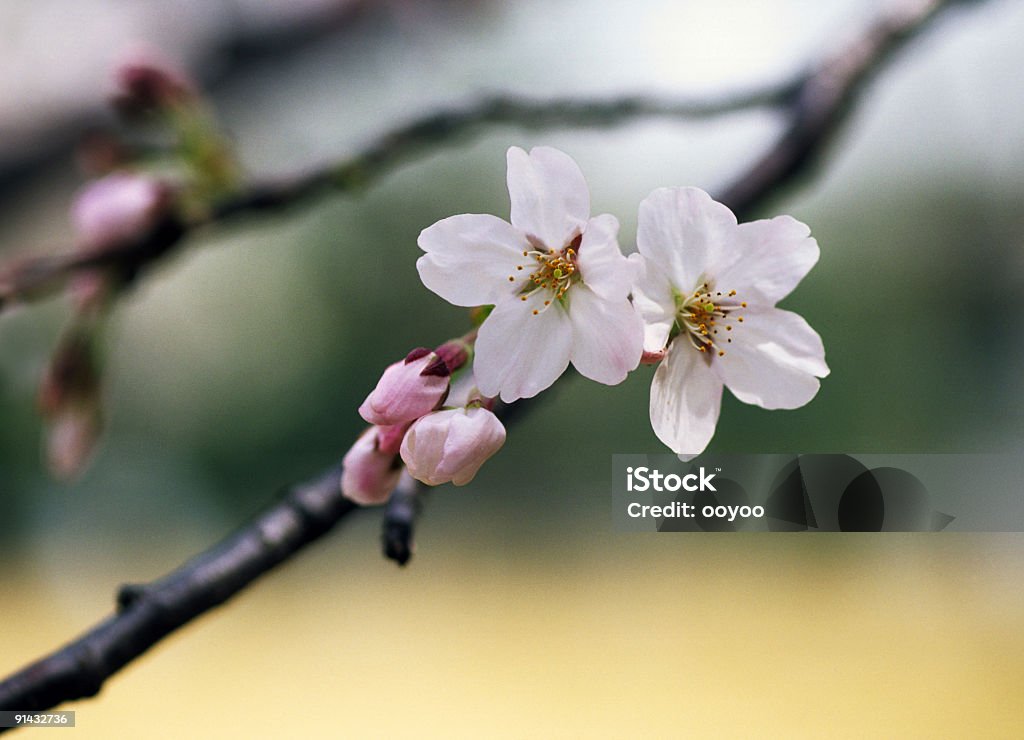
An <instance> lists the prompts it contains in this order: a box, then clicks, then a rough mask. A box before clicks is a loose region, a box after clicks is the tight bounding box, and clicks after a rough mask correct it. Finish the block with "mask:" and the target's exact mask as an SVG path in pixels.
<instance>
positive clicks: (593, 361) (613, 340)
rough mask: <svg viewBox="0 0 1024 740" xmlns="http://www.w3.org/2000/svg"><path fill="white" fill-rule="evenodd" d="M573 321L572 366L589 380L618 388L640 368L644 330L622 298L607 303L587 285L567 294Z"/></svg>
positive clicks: (628, 303)
mask: <svg viewBox="0 0 1024 740" xmlns="http://www.w3.org/2000/svg"><path fill="white" fill-rule="evenodd" d="M568 295H569V318H570V319H571V320H572V358H571V359H572V364H573V365H574V366H575V367H576V369H577V370H579V371H580V374H581V375H584V376H586V377H588V378H590V379H591V380H596V381H597V382H598V383H604V384H605V385H617V384H619V383H621V382H622V381H623V380H625V379H626V375H628V374H629V372H630V371H631V370H636V367H637V365H639V364H640V355H641V353H642V352H643V338H644V327H643V322H642V321H641V320H640V314H638V313H637V311H636V309H635V308H633V305H632V304H631V303H630V302H629V301H628V300H627V299H626V298H625V296H623V297H622V298H619V299H618V300H608V299H606V298H603V297H601V296H599V295H598V294H597V293H595V292H594V291H592V290H590V289H589V288H588V287H587V286H586V285H576V286H573V288H572V289H571V290H570V291H569V294H568Z"/></svg>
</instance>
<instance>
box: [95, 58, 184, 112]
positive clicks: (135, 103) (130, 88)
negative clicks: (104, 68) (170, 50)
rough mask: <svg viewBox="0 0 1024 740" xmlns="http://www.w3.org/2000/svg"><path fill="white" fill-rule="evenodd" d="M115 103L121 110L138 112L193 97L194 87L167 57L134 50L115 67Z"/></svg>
mask: <svg viewBox="0 0 1024 740" xmlns="http://www.w3.org/2000/svg"><path fill="white" fill-rule="evenodd" d="M114 84H115V86H116V92H115V93H114V95H113V102H114V105H116V106H117V108H118V109H119V110H121V111H122V112H124V113H128V114H132V113H140V112H144V111H148V110H153V109H157V108H163V107H166V106H170V105H174V104H176V103H180V102H183V101H187V100H189V99H191V98H194V97H195V86H194V85H193V84H192V83H191V82H190V81H189V80H188V79H187V77H186V76H185V75H184V74H183V73H182V72H180V71H179V70H177V69H175V68H174V67H173V65H171V64H170V63H168V62H167V61H166V60H163V59H159V58H158V57H157V55H155V54H154V53H153V52H151V51H141V52H136V53H133V54H132V55H131V58H130V59H127V60H126V61H124V62H123V63H121V64H120V65H118V66H117V68H116V69H115V70H114Z"/></svg>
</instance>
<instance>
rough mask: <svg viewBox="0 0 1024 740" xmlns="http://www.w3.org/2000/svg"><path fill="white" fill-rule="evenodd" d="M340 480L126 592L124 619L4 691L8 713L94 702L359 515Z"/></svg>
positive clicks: (317, 486) (305, 491)
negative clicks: (164, 644)
mask: <svg viewBox="0 0 1024 740" xmlns="http://www.w3.org/2000/svg"><path fill="white" fill-rule="evenodd" d="M340 477H341V468H340V466H339V467H336V468H333V469H331V470H329V471H327V472H326V473H324V474H323V475H321V476H320V477H318V478H314V479H312V480H310V481H308V482H306V483H301V484H299V485H296V486H294V487H293V488H291V489H289V490H288V491H286V492H285V494H284V495H283V496H282V497H281V499H280V500H279V501H277V502H275V503H274V504H273V505H272V506H271V507H269V508H268V509H266V510H265V511H264V512H263V513H261V514H260V515H258V516H257V517H256V518H255V519H254V520H253V521H252V522H251V523H249V524H248V525H246V526H244V527H243V528H241V529H240V530H238V531H237V532H236V533H234V534H232V535H230V536H229V537H227V538H226V539H224V540H223V541H221V542H220V543H218V544H217V545H215V546H214V547H212V548H211V549H209V550H207V551H206V552H204V553H202V554H200V555H197V556H196V557H194V558H193V559H191V560H189V561H188V562H186V563H185V564H183V565H182V566H181V567H179V568H178V569H177V570H175V571H173V572H171V573H169V574H168V575H166V576H164V577H163V578H161V579H160V580H158V581H154V582H153V583H150V584H146V585H143V586H136V585H130V586H124V587H122V588H121V590H120V592H119V593H118V608H117V613H116V614H114V615H112V616H110V617H108V618H107V619H106V620H105V621H104V622H101V623H100V624H99V625H97V626H96V627H94V628H93V629H92V630H90V631H89V632H88V633H86V634H85V635H83V636H82V637H80V638H79V639H77V640H75V641H74V642H72V643H70V644H68V645H66V646H65V647H63V648H61V649H60V650H58V651H57V652H56V653H54V654H52V655H50V656H48V657H46V658H43V659H42V660H40V661H37V662H36V663H33V664H32V665H29V666H27V667H26V668H24V669H22V670H21V671H19V672H18V673H16V674H14V675H13V676H11V677H10V678H8V679H6V680H5V681H4V682H3V683H0V707H2V708H3V709H5V710H8V709H14V708H19V709H31V710H38V709H45V708H47V707H52V706H56V705H57V704H60V703H62V702H65V701H68V700H70V699H80V698H84V697H89V696H94V695H95V694H96V693H97V692H99V690H100V688H101V687H102V686H103V682H104V681H106V679H107V678H109V677H110V676H112V675H113V674H114V673H116V672H117V671H119V670H120V669H121V668H123V667H124V666H125V665H126V664H127V663H129V662H131V661H132V660H134V659H135V658H137V657H138V656H140V655H141V654H142V653H144V652H145V651H146V650H148V649H149V648H150V647H152V646H153V645H155V644H156V643H157V642H159V641H160V640H161V639H163V638H164V637H166V636H167V635H169V634H170V633H172V632H174V631H175V630H176V629H178V628H179V627H181V626H183V625H185V624H187V623H189V622H190V621H192V620H193V619H195V618H196V617H198V616H199V615H201V614H203V613H205V612H207V611H209V610H210V609H212V608H214V607H215V606H218V605H220V604H222V603H224V602H225V601H226V600H227V599H229V598H230V597H231V596H233V595H234V594H236V593H237V592H238V591H240V590H241V589H243V588H245V587H246V586H247V585H249V584H250V583H251V582H252V581H254V580H255V579H256V578H258V577H259V576H261V575H263V574H264V573H267V572H269V571H271V570H273V569H274V568H275V567H277V566H278V565H280V564H281V563H283V562H285V561H286V560H288V559H289V558H290V557H292V555H294V554H295V553H296V552H298V551H299V550H301V549H302V548H303V547H305V546H306V545H308V544H310V543H311V542H314V541H316V540H317V539H318V538H320V537H321V536H323V535H324V534H326V533H327V532H328V531H330V530H331V529H332V528H333V527H334V526H335V525H336V524H338V522H340V521H341V520H342V519H344V518H345V517H346V516H347V515H348V514H350V513H351V512H352V511H354V510H355V509H356V508H358V507H357V506H356V505H355V504H354V503H352V502H351V501H349V500H348V499H347V498H345V497H344V496H342V495H341V485H340ZM0 732H3V729H0Z"/></svg>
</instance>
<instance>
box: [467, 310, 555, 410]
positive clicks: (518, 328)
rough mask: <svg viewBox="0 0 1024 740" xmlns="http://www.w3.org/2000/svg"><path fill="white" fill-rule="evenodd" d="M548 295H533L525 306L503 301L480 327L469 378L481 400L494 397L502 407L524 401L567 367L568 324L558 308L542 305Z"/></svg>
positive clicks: (548, 383)
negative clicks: (478, 392)
mask: <svg viewBox="0 0 1024 740" xmlns="http://www.w3.org/2000/svg"><path fill="white" fill-rule="evenodd" d="M550 295H551V294H550V293H549V292H548V291H545V290H538V291H535V292H534V293H532V294H531V295H529V296H526V300H525V301H522V300H520V299H519V298H508V299H506V300H504V301H502V302H501V303H499V304H497V305H496V306H495V308H494V310H493V311H492V312H491V315H490V316H488V317H487V320H486V321H484V323H483V325H482V326H481V327H480V332H479V334H478V335H477V340H476V357H475V359H474V360H473V373H474V374H475V375H476V381H477V387H478V388H479V389H480V392H481V393H482V394H483V395H484V396H486V397H488V398H494V397H495V396H498V395H499V394H500V395H501V400H502V401H505V402H506V403H508V402H511V401H515V400H517V399H519V398H530V397H531V396H535V395H537V394H538V393H540V392H541V391H542V390H544V389H545V388H547V387H548V386H550V385H551V384H552V383H554V382H555V381H556V380H557V379H558V376H559V375H561V374H562V373H563V372H564V371H565V368H567V367H568V366H569V354H570V352H571V350H572V324H571V323H570V321H569V316H568V315H567V314H566V312H565V309H564V308H563V307H562V305H561V304H560V303H558V302H557V301H556V302H555V303H553V304H551V305H550V306H545V305H544V301H545V300H547V299H549V298H550ZM534 311H537V313H536V314H535V313H534Z"/></svg>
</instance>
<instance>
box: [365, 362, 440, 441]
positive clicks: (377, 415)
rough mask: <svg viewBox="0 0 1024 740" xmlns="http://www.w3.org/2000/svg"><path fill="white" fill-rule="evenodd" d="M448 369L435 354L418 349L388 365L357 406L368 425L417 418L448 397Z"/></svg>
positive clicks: (390, 423) (392, 423)
mask: <svg viewBox="0 0 1024 740" xmlns="http://www.w3.org/2000/svg"><path fill="white" fill-rule="evenodd" d="M448 375H449V372H448V366H447V365H445V363H444V361H443V360H442V359H441V358H440V357H438V356H437V354H436V353H434V352H431V351H430V350H427V349H417V350H413V351H412V352H410V353H409V356H408V357H406V358H405V359H404V360H402V361H400V362H396V363H395V364H394V365H391V366H390V367H389V368H388V369H387V370H385V371H384V374H383V375H381V377H380V380H379V381H378V382H377V387H376V388H374V389H373V392H372V393H370V395H368V396H367V397H366V400H365V401H363V405H362V406H360V407H359V415H360V416H362V417H363V418H364V419H366V420H367V421H368V422H370V423H371V424H379V425H381V426H391V425H394V424H401V423H402V422H406V421H412V420H414V419H418V418H419V417H421V416H423V415H424V414H428V413H430V412H431V411H433V410H434V409H435V408H437V405H438V404H439V403H441V401H443V400H444V397H445V396H446V395H447V394H448Z"/></svg>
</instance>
